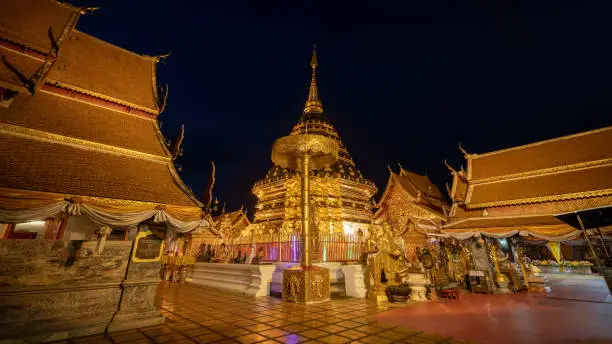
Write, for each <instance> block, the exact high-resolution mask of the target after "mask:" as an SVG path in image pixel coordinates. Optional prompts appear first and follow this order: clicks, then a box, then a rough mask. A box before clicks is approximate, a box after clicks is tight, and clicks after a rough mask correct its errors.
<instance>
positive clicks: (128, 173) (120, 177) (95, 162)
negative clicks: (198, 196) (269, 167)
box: [0, 135, 196, 206]
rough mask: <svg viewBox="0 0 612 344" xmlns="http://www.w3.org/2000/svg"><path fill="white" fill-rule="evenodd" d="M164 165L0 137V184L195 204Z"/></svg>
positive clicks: (167, 165)
mask: <svg viewBox="0 0 612 344" xmlns="http://www.w3.org/2000/svg"><path fill="white" fill-rule="evenodd" d="M169 164H170V163H169V162H168V163H164V162H154V161H149V160H143V159H137V158H132V157H128V156H122V155H117V154H111V153H105V152H100V151H95V150H87V149H80V148H76V147H72V146H68V145H64V144H58V143H49V142H42V141H38V140H33V139H26V138H21V137H17V136H12V135H2V136H0V166H2V169H1V172H0V187H7V188H13V189H24V190H33V191H45V192H50V193H59V194H69V195H80V196H95V197H102V198H111V199H123V200H135V201H145V202H154V203H164V204H174V205H185V206H196V204H195V202H194V201H193V200H192V199H191V198H190V197H189V196H188V195H187V194H186V193H185V192H183V191H182V190H181V188H180V187H179V185H178V184H177V181H176V180H175V179H174V178H173V176H172V174H171V172H170V170H169V168H170V166H169Z"/></svg>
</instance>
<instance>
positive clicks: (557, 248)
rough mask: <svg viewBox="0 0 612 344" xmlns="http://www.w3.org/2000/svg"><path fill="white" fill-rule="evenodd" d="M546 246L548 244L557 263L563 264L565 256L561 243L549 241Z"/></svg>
mask: <svg viewBox="0 0 612 344" xmlns="http://www.w3.org/2000/svg"><path fill="white" fill-rule="evenodd" d="M546 246H548V249H549V250H550V253H552V255H553V257H554V258H555V260H556V261H557V263H559V264H561V260H562V259H563V256H561V245H559V242H558V241H549V242H547V243H546Z"/></svg>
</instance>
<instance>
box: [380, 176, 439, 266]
mask: <svg viewBox="0 0 612 344" xmlns="http://www.w3.org/2000/svg"><path fill="white" fill-rule="evenodd" d="M449 210H450V205H449V204H448V203H447V201H446V199H445V197H444V195H443V194H442V192H440V189H439V188H438V187H437V186H436V185H435V184H434V183H432V181H431V180H430V179H429V178H428V177H427V176H423V175H420V174H417V173H414V172H410V171H407V170H405V169H404V168H402V167H400V170H399V173H395V172H393V171H392V170H391V169H389V181H388V182H387V187H386V188H385V191H384V192H383V194H382V197H381V199H380V201H379V203H378V210H377V211H376V213H375V214H374V222H375V223H376V224H377V225H381V224H383V223H386V224H388V225H389V226H390V228H391V231H392V233H393V235H394V236H395V237H397V238H401V240H402V241H403V246H404V247H403V248H404V251H405V253H406V257H407V259H408V260H409V261H411V262H414V261H415V260H416V249H417V248H419V247H424V246H425V244H426V241H427V238H428V236H432V235H433V236H435V235H439V228H440V227H441V226H442V225H443V224H444V223H446V220H447V216H448V211H449Z"/></svg>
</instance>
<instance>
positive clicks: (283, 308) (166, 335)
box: [57, 278, 612, 344]
mask: <svg viewBox="0 0 612 344" xmlns="http://www.w3.org/2000/svg"><path fill="white" fill-rule="evenodd" d="M553 290H556V291H553V292H552V293H548V294H536V293H529V294H528V293H519V294H510V295H481V294H467V293H462V294H461V296H460V298H459V300H438V301H436V302H427V303H412V304H407V305H397V304H391V303H385V304H382V305H377V304H376V303H374V302H371V301H366V300H363V299H355V298H333V299H332V301H331V302H328V303H323V304H319V305H309V306H304V305H299V304H293V303H287V302H283V301H282V300H281V299H280V298H276V297H260V298H246V297H242V296H239V295H237V294H232V293H227V292H222V291H218V290H212V289H205V288H201V287H196V286H193V285H189V284H177V283H162V284H161V285H160V286H159V289H158V295H157V302H158V304H159V306H160V307H161V308H162V312H163V314H164V316H165V317H166V323H165V324H164V325H159V326H153V327H146V328H141V329H138V330H130V331H125V332H117V333H112V334H111V335H110V336H107V337H105V336H103V335H96V336H90V337H82V338H76V339H72V340H70V341H64V342H57V343H117V344H118V343H380V344H384V343H427V344H433V343H445V344H452V343H501V344H503V343H612V327H611V326H609V319H611V318H612V303H611V300H610V296H609V295H607V293H606V292H605V290H606V289H605V283H604V282H603V280H601V279H587V280H583V281H580V280H576V279H567V278H557V279H555V280H554V281H553Z"/></svg>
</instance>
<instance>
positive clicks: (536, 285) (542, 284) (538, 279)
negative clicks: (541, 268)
mask: <svg viewBox="0 0 612 344" xmlns="http://www.w3.org/2000/svg"><path fill="white" fill-rule="evenodd" d="M527 281H528V282H529V292H530V293H548V292H550V286H549V281H548V277H546V276H544V275H540V274H533V275H528V276H527Z"/></svg>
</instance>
